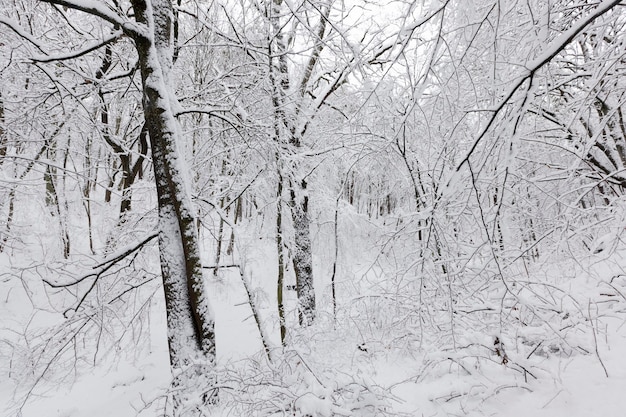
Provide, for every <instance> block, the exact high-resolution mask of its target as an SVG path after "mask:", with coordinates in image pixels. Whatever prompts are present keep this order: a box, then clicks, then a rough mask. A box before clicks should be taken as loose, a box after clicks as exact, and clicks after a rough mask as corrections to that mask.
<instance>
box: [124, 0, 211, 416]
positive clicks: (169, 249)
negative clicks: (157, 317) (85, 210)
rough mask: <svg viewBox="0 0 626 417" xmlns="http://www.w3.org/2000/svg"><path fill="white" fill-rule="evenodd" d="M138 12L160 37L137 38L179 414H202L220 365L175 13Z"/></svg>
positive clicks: (160, 7) (137, 0)
mask: <svg viewBox="0 0 626 417" xmlns="http://www.w3.org/2000/svg"><path fill="white" fill-rule="evenodd" d="M133 7H134V10H135V16H136V19H137V22H139V23H143V24H145V25H146V26H147V27H148V28H151V29H152V32H153V37H151V36H148V37H137V39H135V43H136V47H137V51H138V54H139V64H140V69H141V78H142V86H143V107H144V115H145V122H146V126H147V128H148V133H149V138H150V144H151V149H152V160H153V164H154V174H155V179H156V188H157V194H158V205H159V226H160V231H159V248H160V257H161V272H162V278H163V287H164V291H165V304H166V310H167V327H168V342H169V353H170V363H171V367H172V372H173V374H174V375H175V378H174V381H173V400H174V401H173V402H174V404H173V405H174V408H173V414H174V415H176V416H179V415H180V416H182V415H185V416H188V415H196V414H198V413H199V412H200V411H199V409H198V401H197V396H198V395H202V401H203V402H207V401H209V400H212V399H213V398H214V395H213V391H212V386H211V385H213V380H212V378H211V376H210V375H209V373H210V371H211V370H212V368H213V365H214V362H215V330H214V328H215V323H214V317H213V312H212V309H211V307H210V305H209V301H208V299H207V297H206V287H205V283H204V280H203V276H202V264H201V261H200V250H199V245H198V232H197V229H196V227H195V224H196V219H195V211H194V209H193V206H192V202H191V198H190V195H189V187H188V184H187V178H188V176H187V175H186V174H187V173H186V172H185V164H184V163H183V161H182V157H181V155H180V153H179V150H178V142H179V141H180V139H181V138H180V134H179V131H178V127H177V121H176V120H175V117H174V113H173V111H172V109H171V104H170V103H171V101H172V98H173V96H172V95H171V94H172V92H171V87H170V85H171V84H170V82H169V81H170V80H169V71H170V69H171V66H172V57H173V42H172V40H173V36H172V34H173V32H172V25H173V20H174V19H173V17H174V15H173V8H172V4H171V2H170V1H167V0H152V1H151V2H150V3H146V2H144V1H143V0H134V1H133ZM203 391H204V392H203Z"/></svg>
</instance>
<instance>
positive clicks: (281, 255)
mask: <svg viewBox="0 0 626 417" xmlns="http://www.w3.org/2000/svg"><path fill="white" fill-rule="evenodd" d="M277 161H278V158H277ZM276 249H277V252H278V280H277V282H276V300H277V301H278V323H279V325H280V344H281V345H282V346H286V345H287V340H286V339H287V325H286V323H285V305H284V304H283V291H284V289H285V246H284V243H283V176H282V174H281V173H280V168H279V169H278V187H277V189H276Z"/></svg>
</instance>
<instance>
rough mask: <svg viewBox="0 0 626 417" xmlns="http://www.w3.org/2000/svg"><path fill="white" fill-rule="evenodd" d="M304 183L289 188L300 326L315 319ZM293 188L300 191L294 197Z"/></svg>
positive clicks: (307, 209) (309, 236)
mask: <svg viewBox="0 0 626 417" xmlns="http://www.w3.org/2000/svg"><path fill="white" fill-rule="evenodd" d="M306 186H307V184H306V181H302V183H301V184H299V185H296V186H293V185H292V187H291V201H290V203H291V204H290V205H291V218H292V220H293V230H294V250H293V269H294V272H295V274H296V292H297V294H298V319H299V322H300V325H301V326H309V325H311V324H313V320H314V319H315V287H314V286H313V256H312V247H311V233H310V226H311V219H310V217H309V198H308V196H307V195H306ZM295 187H298V188H300V190H299V191H302V194H303V195H301V196H300V197H298V196H297V195H296V191H295V190H294V188H295Z"/></svg>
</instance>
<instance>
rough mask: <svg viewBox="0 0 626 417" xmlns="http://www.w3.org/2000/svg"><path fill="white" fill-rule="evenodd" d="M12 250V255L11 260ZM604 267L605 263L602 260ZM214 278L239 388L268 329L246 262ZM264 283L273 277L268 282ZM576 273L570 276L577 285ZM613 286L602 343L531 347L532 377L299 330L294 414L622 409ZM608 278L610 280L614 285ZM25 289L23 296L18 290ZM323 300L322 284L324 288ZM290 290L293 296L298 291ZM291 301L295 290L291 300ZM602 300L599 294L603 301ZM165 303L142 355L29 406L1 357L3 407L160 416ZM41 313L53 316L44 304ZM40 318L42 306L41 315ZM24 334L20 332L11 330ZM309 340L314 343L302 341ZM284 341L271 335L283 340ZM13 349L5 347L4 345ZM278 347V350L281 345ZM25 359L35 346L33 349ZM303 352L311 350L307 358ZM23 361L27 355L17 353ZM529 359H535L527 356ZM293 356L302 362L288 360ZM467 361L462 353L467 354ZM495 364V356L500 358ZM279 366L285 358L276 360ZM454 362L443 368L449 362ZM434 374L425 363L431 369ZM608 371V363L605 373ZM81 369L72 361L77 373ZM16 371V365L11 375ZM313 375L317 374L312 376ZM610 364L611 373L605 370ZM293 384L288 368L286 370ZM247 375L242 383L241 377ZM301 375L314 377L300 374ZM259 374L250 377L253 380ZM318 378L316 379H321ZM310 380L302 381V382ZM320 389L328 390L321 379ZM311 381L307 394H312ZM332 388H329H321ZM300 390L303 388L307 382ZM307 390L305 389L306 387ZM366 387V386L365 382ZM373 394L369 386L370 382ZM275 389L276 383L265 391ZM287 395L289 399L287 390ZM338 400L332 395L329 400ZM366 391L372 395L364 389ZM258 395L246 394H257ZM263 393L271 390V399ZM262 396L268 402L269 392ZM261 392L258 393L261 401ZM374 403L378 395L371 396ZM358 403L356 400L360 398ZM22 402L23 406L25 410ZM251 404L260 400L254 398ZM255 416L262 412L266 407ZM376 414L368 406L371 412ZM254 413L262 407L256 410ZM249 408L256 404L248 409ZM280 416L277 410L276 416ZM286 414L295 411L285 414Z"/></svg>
mask: <svg viewBox="0 0 626 417" xmlns="http://www.w3.org/2000/svg"><path fill="white" fill-rule="evenodd" d="M266 259H267V254H266V255H264V256H257V258H256V259H254V258H253V259H250V260H249V270H250V271H252V272H251V275H253V276H254V277H257V278H258V279H259V281H258V282H256V283H255V281H254V280H252V281H251V283H252V285H253V286H254V287H255V288H259V290H258V294H256V296H258V299H257V302H258V304H259V305H260V308H261V311H262V312H263V315H264V317H265V319H266V321H267V323H266V325H267V327H268V328H270V329H271V328H275V326H274V324H272V321H273V320H275V319H274V318H272V311H273V308H274V305H273V304H272V303H271V302H270V301H269V300H271V297H269V296H267V292H269V291H270V290H271V286H269V285H267V284H268V282H269V283H271V279H263V276H264V275H263V274H269V273H270V271H269V268H264V267H263V264H264V262H262V260H266ZM610 261H611V262H608V261H607V260H605V261H602V262H600V263H597V264H596V269H599V270H602V271H605V270H606V268H604V263H605V262H607V263H611V264H612V265H613V268H616V267H619V264H621V260H620V259H619V257H618V256H617V255H614V256H613V258H611V260H610ZM7 264H8V258H7V257H6V256H5V257H4V258H3V265H5V267H6V265H7ZM598 265H599V267H598ZM207 280H208V281H209V282H210V285H211V288H212V301H213V303H214V306H215V310H216V312H217V330H216V331H217V340H218V361H219V368H220V372H221V373H220V375H222V376H221V378H223V379H224V381H223V383H224V385H225V386H228V385H229V384H230V382H229V381H231V382H232V381H234V379H233V380H230V379H229V378H232V377H233V375H237V374H238V375H239V376H241V378H242V380H240V381H237V382H236V383H235V385H233V387H232V388H233V389H236V388H237V387H241V386H242V385H241V384H242V383H243V384H245V375H246V372H248V373H249V372H250V369H251V367H258V368H259V369H260V368H264V367H270V368H271V366H269V365H267V364H265V363H264V359H263V354H262V345H261V341H260V338H259V333H258V330H257V328H256V325H255V323H254V320H253V319H252V317H251V310H250V306H249V304H248V300H247V294H246V292H245V290H244V287H243V285H242V284H241V280H240V276H239V274H238V272H237V270H235V269H233V270H231V271H224V272H223V273H222V274H221V278H220V279H219V280H215V279H214V278H213V277H212V276H209V277H207ZM16 282H17V281H15V280H8V279H5V280H3V281H2V283H1V285H2V292H1V294H2V297H1V300H0V308H1V310H2V311H1V314H2V317H3V318H4V319H3V321H2V323H3V328H2V332H3V333H2V338H3V339H4V340H5V341H6V340H11V338H12V336H11V335H10V334H9V332H11V331H12V330H13V331H15V330H16V329H19V328H20V326H23V325H24V324H25V323H26V322H27V321H28V320H29V319H30V320H31V321H32V314H33V313H32V311H31V310H30V308H31V305H30V303H28V302H25V301H26V300H27V299H26V298H25V297H24V296H23V295H24V294H25V293H24V290H23V288H20V287H19V286H17V285H16ZM263 282H265V285H262V283H263ZM576 282H580V283H582V284H580V285H581V286H580V288H579V289H578V290H577V289H576V288H573V290H572V292H573V293H576V292H577V291H579V292H583V293H584V292H585V291H586V292H587V294H588V292H589V291H590V288H591V289H592V288H594V287H595V288H602V287H599V286H598V284H597V283H596V282H595V281H594V282H590V281H589V279H578V280H577V281H576ZM576 282H574V284H573V285H576ZM585 283H586V284H585ZM612 284H613V290H614V291H613V292H612V293H611V295H606V293H608V291H603V290H598V291H597V292H598V293H601V294H604V297H605V299H606V302H605V303H602V304H601V305H600V306H599V307H598V304H597V303H596V304H594V306H593V307H590V312H591V313H593V312H592V311H591V309H596V308H601V309H604V310H606V312H609V313H610V314H608V313H607V314H603V316H604V317H603V318H602V319H601V320H596V321H595V322H594V323H593V325H594V329H593V330H594V331H593V332H592V333H591V334H587V335H585V337H587V338H589V337H591V336H592V335H593V333H595V335H596V337H595V338H593V340H590V339H589V340H587V342H589V343H588V344H587V346H594V347H595V346H597V353H596V352H595V351H590V352H589V354H586V355H585V354H580V353H570V354H553V355H538V354H537V352H539V351H540V349H538V350H537V352H534V353H533V359H534V362H532V364H531V365H532V371H530V372H531V373H532V374H533V375H534V376H536V378H533V377H531V376H529V375H524V374H523V373H520V372H518V371H516V370H514V369H513V368H512V367H509V366H507V365H506V364H496V366H484V364H482V363H480V362H479V361H478V360H476V361H475V366H474V367H473V368H467V366H466V365H467V364H468V363H471V361H469V362H468V361H465V362H463V363H464V364H465V365H464V366H463V367H459V366H455V365H454V363H453V361H452V360H448V357H450V358H453V353H451V352H448V353H444V352H428V351H417V350H416V351H408V350H406V349H405V350H403V351H401V350H397V349H394V347H393V341H390V342H389V343H387V344H386V345H385V343H379V344H378V345H377V342H376V341H372V340H369V341H366V344H361V343H362V342H361V340H359V339H358V337H357V338H355V337H354V334H352V333H350V332H349V331H343V330H333V329H332V326H327V323H326V321H325V319H324V318H323V317H322V318H321V319H320V322H321V323H322V324H319V326H318V327H317V328H313V329H308V330H306V331H302V332H297V331H296V332H294V333H293V334H292V337H293V338H294V348H293V349H292V350H291V351H290V352H291V353H289V354H285V356H284V357H282V356H281V357H280V358H279V359H278V361H279V362H280V361H285V362H284V363H288V362H289V360H288V359H285V358H286V357H288V356H289V355H292V356H293V355H301V358H302V362H304V363H305V365H306V367H307V368H308V369H307V370H305V371H304V372H303V373H298V372H295V371H293V369H291V370H290V372H292V378H294V379H293V380H292V381H291V383H292V384H293V386H294V387H296V388H294V391H293V394H294V395H295V397H294V399H293V412H294V413H295V415H304V412H307V411H308V412H310V413H312V415H318V416H330V415H333V412H334V415H345V414H343V413H351V414H348V415H384V414H386V415H405V416H437V417H439V416H476V417H478V416H508V417H522V416H524V417H526V416H538V417H541V416H545V417H561V416H562V417H590V416H602V417H612V416H614V417H619V416H622V415H624V411H623V410H624V409H626V396H624V394H623V393H624V391H625V389H626V356H625V355H624V354H623V353H624V352H626V325H625V323H626V319H625V316H624V314H623V310H624V305H626V303H624V300H619V299H616V298H618V297H622V296H623V295H624V294H626V286H622V285H623V283H622V282H621V281H619V279H618V280H614V281H613V283H612ZM607 288H608V287H607ZM20 294H22V295H20ZM320 295H321V297H320V298H321V299H322V300H324V298H323V297H324V294H323V293H320ZM291 297H292V298H293V296H291ZM292 301H293V300H292ZM596 301H597V299H596ZM162 307H163V306H162V302H161V301H160V298H159V297H154V298H153V301H152V306H151V316H150V333H149V335H150V341H149V343H147V344H146V347H145V348H144V349H143V350H142V352H140V354H138V355H135V354H133V353H132V352H128V353H124V352H123V353H121V354H115V355H109V356H106V358H105V360H103V361H102V362H100V363H99V364H98V366H96V367H95V368H90V367H89V366H87V367H86V368H85V369H86V370H82V371H81V370H80V367H77V368H76V371H75V373H73V375H71V377H66V378H64V380H65V381H69V382H67V383H58V382H55V380H54V379H53V378H51V379H50V381H48V380H46V379H44V380H42V381H39V382H38V384H37V386H36V388H35V390H34V391H33V392H32V393H31V396H30V397H29V399H28V401H27V402H26V403H25V404H23V405H21V404H20V403H19V402H18V403H17V404H16V402H15V400H19V399H20V398H23V397H22V396H23V395H24V394H25V392H26V391H25V390H28V389H29V386H32V383H33V379H32V378H27V377H26V375H22V379H21V381H26V383H23V382H22V383H20V376H19V375H16V370H15V365H14V364H13V363H7V362H6V360H7V359H10V358H8V357H7V356H4V355H3V362H4V363H3V364H2V366H1V368H0V369H1V371H2V373H3V377H2V381H1V382H0V404H3V405H6V409H5V410H4V411H3V414H2V415H6V416H13V415H21V416H22V417H79V416H91V417H99V416H102V417H105V416H107V417H108V416H111V415H115V416H118V417H134V416H145V417H147V416H157V415H159V412H160V411H161V410H162V406H163V401H164V393H165V389H166V388H167V386H168V382H169V369H168V354H167V347H166V343H165V340H166V339H165V318H164V316H163V313H162ZM38 314H45V312H44V313H38ZM35 316H36V315H35ZM13 340H15V338H13ZM303 340H304V341H309V342H310V345H307V343H304V342H303ZM277 342H278V341H277V340H273V343H274V344H275V345H277V344H278V343H277ZM8 351H9V350H7V349H4V350H3V353H6V352H8ZM508 354H509V356H510V357H511V358H513V360H517V359H516V358H515V356H516V354H517V353H516V349H515V348H514V347H512V346H511V347H508ZM279 356H280V355H279ZM25 357H26V356H25ZM305 358H306V359H305ZM13 359H14V360H15V361H18V360H21V359H22V360H23V358H18V357H16V356H15V353H13ZM437 361H439V363H443V362H446V361H448V365H446V366H447V369H442V366H441V365H439V366H437V367H432V366H431V367H429V366H427V365H428V364H429V363H434V362H437ZM530 362H531V361H529V363H530ZM289 363H293V361H292V362H289ZM459 363H460V362H459ZM492 365H493V364H492ZM272 366H276V367H279V365H272ZM443 368H445V366H444V367H443ZM429 369H430V371H428V372H426V370H429ZM605 369H606V373H605ZM72 372H74V371H71V372H70V373H72ZM9 373H10V374H9ZM306 373H310V374H311V375H312V376H313V379H315V380H317V381H313V382H311V381H309V382H307V381H306V379H307V378H306V376H303V375H304V374H306ZM606 374H608V376H607V375H606ZM278 379H280V380H281V381H282V383H283V384H285V385H289V383H290V380H289V377H288V376H287V377H284V378H282V379H281V378H278ZM242 381H243V382H242ZM303 381H305V383H304V384H303ZM250 383H251V384H252V381H250ZM315 386H317V388H315ZM349 386H355V387H356V386H358V387H362V388H363V387H367V389H371V392H374V393H377V395H378V396H376V395H374V397H376V398H373V397H372V398H370V399H369V400H368V399H367V397H359V398H361V403H362V404H364V406H363V407H362V408H360V409H359V408H356V407H353V408H352V409H351V410H348V409H346V408H345V407H344V408H342V407H341V404H342V403H341V401H343V404H344V405H345V404H346V399H345V398H346V397H345V396H344V398H343V400H341V401H339V400H338V399H337V397H336V396H335V397H333V396H332V393H331V392H332V391H333V390H334V391H335V392H336V393H338V392H340V391H341V390H342V389H343V390H345V389H346V387H349ZM303 387H304V388H303ZM320 387H322V388H320ZM307 389H308V390H310V393H307V392H305V391H306V390H307ZM324 389H328V390H329V391H328V392H324ZM299 390H300V391H299ZM302 390H304V391H302ZM362 391H363V390H362ZM363 392H364V391H363ZM263 395H266V396H267V395H270V396H271V395H272V393H271V390H270V391H269V393H265V394H263V393H260V394H259V398H261V397H263ZM224 396H225V398H226V400H225V401H224V404H223V405H221V406H218V407H216V408H215V409H213V410H212V413H213V414H211V415H231V416H232V415H239V414H237V413H243V411H242V410H246V408H241V405H237V404H236V402H237V393H236V392H230V393H228V394H227V395H224ZM285 398H289V396H288V395H287V396H286V397H285ZM330 398H333V401H330ZM364 398H365V399H364ZM248 400H249V398H248ZM265 400H266V399H265ZM265 400H263V401H265ZM259 401H261V400H259ZM368 401H369V402H368ZM351 404H355V402H352V403H351ZM16 406H17V407H18V408H16ZM249 410H254V408H253V406H250V408H249ZM257 410H259V411H258V414H259V415H260V414H263V412H262V411H260V410H267V409H263V408H262V407H261V408H258V409H257ZM369 413H371V414H369ZM252 414H256V412H254V411H252ZM248 415H249V414H248ZM276 415H280V414H276ZM287 415H289V414H287Z"/></svg>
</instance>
